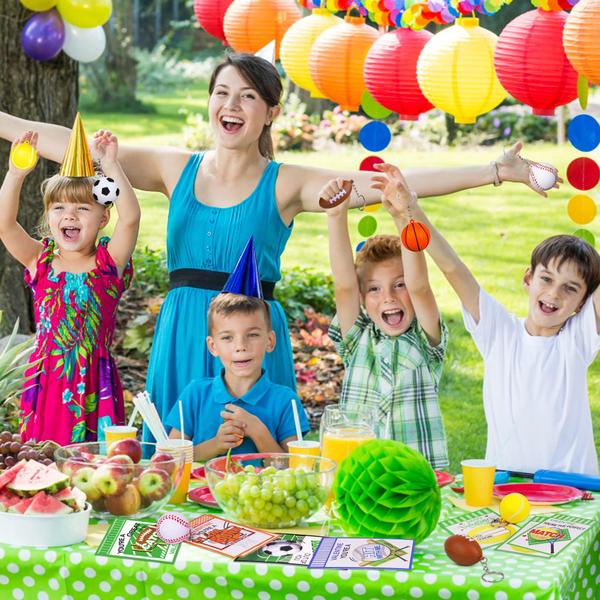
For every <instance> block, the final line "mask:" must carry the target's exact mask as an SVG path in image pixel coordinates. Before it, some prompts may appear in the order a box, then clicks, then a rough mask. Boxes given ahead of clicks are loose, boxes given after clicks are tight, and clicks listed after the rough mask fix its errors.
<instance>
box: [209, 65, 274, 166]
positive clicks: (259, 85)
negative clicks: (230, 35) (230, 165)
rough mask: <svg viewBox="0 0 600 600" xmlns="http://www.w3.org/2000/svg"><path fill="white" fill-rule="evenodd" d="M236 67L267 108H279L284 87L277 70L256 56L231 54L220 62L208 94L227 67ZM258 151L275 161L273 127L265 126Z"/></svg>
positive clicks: (211, 91)
mask: <svg viewBox="0 0 600 600" xmlns="http://www.w3.org/2000/svg"><path fill="white" fill-rule="evenodd" d="M229 65H231V66H232V67H235V68H236V69H237V70H238V71H239V73H240V75H241V76H242V77H243V78H244V79H245V80H246V81H247V82H248V83H249V84H250V85H251V86H252V87H253V88H254V89H255V90H256V91H257V92H258V94H259V96H260V97H261V98H262V99H263V100H264V101H265V102H266V103H267V106H270V107H273V106H277V105H278V104H279V103H280V102H281V95H282V94H283V85H282V83H281V77H280V76H279V73H278V72H277V69H276V68H275V66H274V65H272V64H271V63H270V62H269V61H268V60H265V59H264V58H260V57H259V56H254V54H246V53H240V54H229V55H227V56H226V57H225V58H224V59H223V61H222V62H220V63H219V64H218V65H217V66H216V67H215V70H214V71H213V72H212V75H211V77H210V82H209V84H208V93H209V94H212V93H213V90H214V89H215V84H216V82H217V77H218V75H219V73H220V72H221V71H222V70H223V69H224V68H225V67H227V66H229ZM258 150H259V151H260V153H261V154H262V156H264V157H265V158H268V159H269V160H273V157H274V152H273V139H272V138H271V125H265V126H264V127H263V130H262V132H261V134H260V137H259V138H258Z"/></svg>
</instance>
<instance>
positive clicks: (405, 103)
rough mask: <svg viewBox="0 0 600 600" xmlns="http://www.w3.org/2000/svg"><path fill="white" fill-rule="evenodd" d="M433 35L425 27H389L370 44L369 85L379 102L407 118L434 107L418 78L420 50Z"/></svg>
mask: <svg viewBox="0 0 600 600" xmlns="http://www.w3.org/2000/svg"><path fill="white" fill-rule="evenodd" d="M432 37H433V34H431V33H430V32H429V31H426V30H425V29H421V30H420V31H413V30H412V29H406V28H401V29H396V30H395V31H390V32H389V33H386V34H385V35H382V36H381V37H380V38H379V39H378V40H377V41H376V42H375V43H374V44H373V45H372V46H371V49H370V50H369V52H368V54H367V58H366V60H365V71H364V75H365V83H366V84H367V89H368V90H369V92H371V95H372V96H373V98H375V100H377V102H379V103H380V104H382V105H383V106H385V107H386V108H388V109H389V110H393V111H394V112H397V113H398V115H399V116H400V119H403V120H405V121H415V120H416V119H417V118H418V117H419V115H420V114H421V113H423V112H426V111H428V110H431V109H432V108H433V104H431V102H429V100H427V98H425V96H424V95H423V92H422V91H421V88H420V87H419V82H418V81H417V60H418V59H419V54H421V50H422V49H423V46H425V44H426V43H427V42H428V41H429V40H430V39H431V38H432Z"/></svg>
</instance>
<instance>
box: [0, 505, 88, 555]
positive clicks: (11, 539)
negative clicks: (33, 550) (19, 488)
mask: <svg viewBox="0 0 600 600" xmlns="http://www.w3.org/2000/svg"><path fill="white" fill-rule="evenodd" d="M91 509H92V507H91V506H90V505H89V504H86V505H85V510H81V511H79V512H74V513H69V514H68V515H21V514H18V513H11V512H0V543H1V544H13V545H15V546H70V545H71V544H81V542H83V540H85V538H86V536H87V531H88V522H89V520H90V511H91Z"/></svg>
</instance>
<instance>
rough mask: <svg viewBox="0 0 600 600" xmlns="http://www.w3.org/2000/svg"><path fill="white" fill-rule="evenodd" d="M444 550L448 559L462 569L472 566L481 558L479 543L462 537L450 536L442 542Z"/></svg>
mask: <svg viewBox="0 0 600 600" xmlns="http://www.w3.org/2000/svg"><path fill="white" fill-rule="evenodd" d="M444 550H445V551H446V554H447V555H448V558H450V559H451V560H453V561H454V562H455V563H456V564H457V565H461V566H463V567H468V566H470V565H474V564H475V563H477V562H479V561H480V560H481V559H482V558H483V552H482V550H481V546H480V545H479V542H477V541H476V540H474V539H472V538H469V537H466V536H464V535H451V536H450V537H449V538H448V539H447V540H446V541H445V542H444Z"/></svg>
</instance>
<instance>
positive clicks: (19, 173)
mask: <svg viewBox="0 0 600 600" xmlns="http://www.w3.org/2000/svg"><path fill="white" fill-rule="evenodd" d="M22 143H29V144H31V145H32V146H33V147H34V148H35V147H36V144H37V133H33V132H32V131H28V132H27V133H24V134H23V135H21V136H19V137H17V138H16V139H15V141H14V142H13V144H12V147H13V148H14V147H16V146H18V145H19V144H22ZM34 168H35V165H33V166H32V167H31V168H29V169H19V168H17V167H16V166H15V165H13V164H12V162H10V161H9V164H8V172H7V173H6V176H5V177H4V182H3V183H2V187H1V188H0V240H2V242H3V243H4V245H5V246H6V249H7V250H8V251H9V252H10V254H11V255H12V256H13V257H14V258H15V259H16V260H18V261H19V262H20V263H21V264H22V265H24V266H25V267H27V268H28V269H29V270H30V271H33V269H34V268H35V263H36V260H37V257H38V256H39V255H40V254H41V252H42V250H43V246H42V244H41V242H39V241H38V240H35V239H34V238H32V237H31V236H30V235H29V234H28V233H27V232H26V231H25V230H24V229H23V227H21V225H19V223H18V222H17V213H18V212H19V199H20V196H21V189H22V187H23V182H24V181H25V177H27V175H28V174H29V173H30V172H31V171H32V170H33V169H34Z"/></svg>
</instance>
